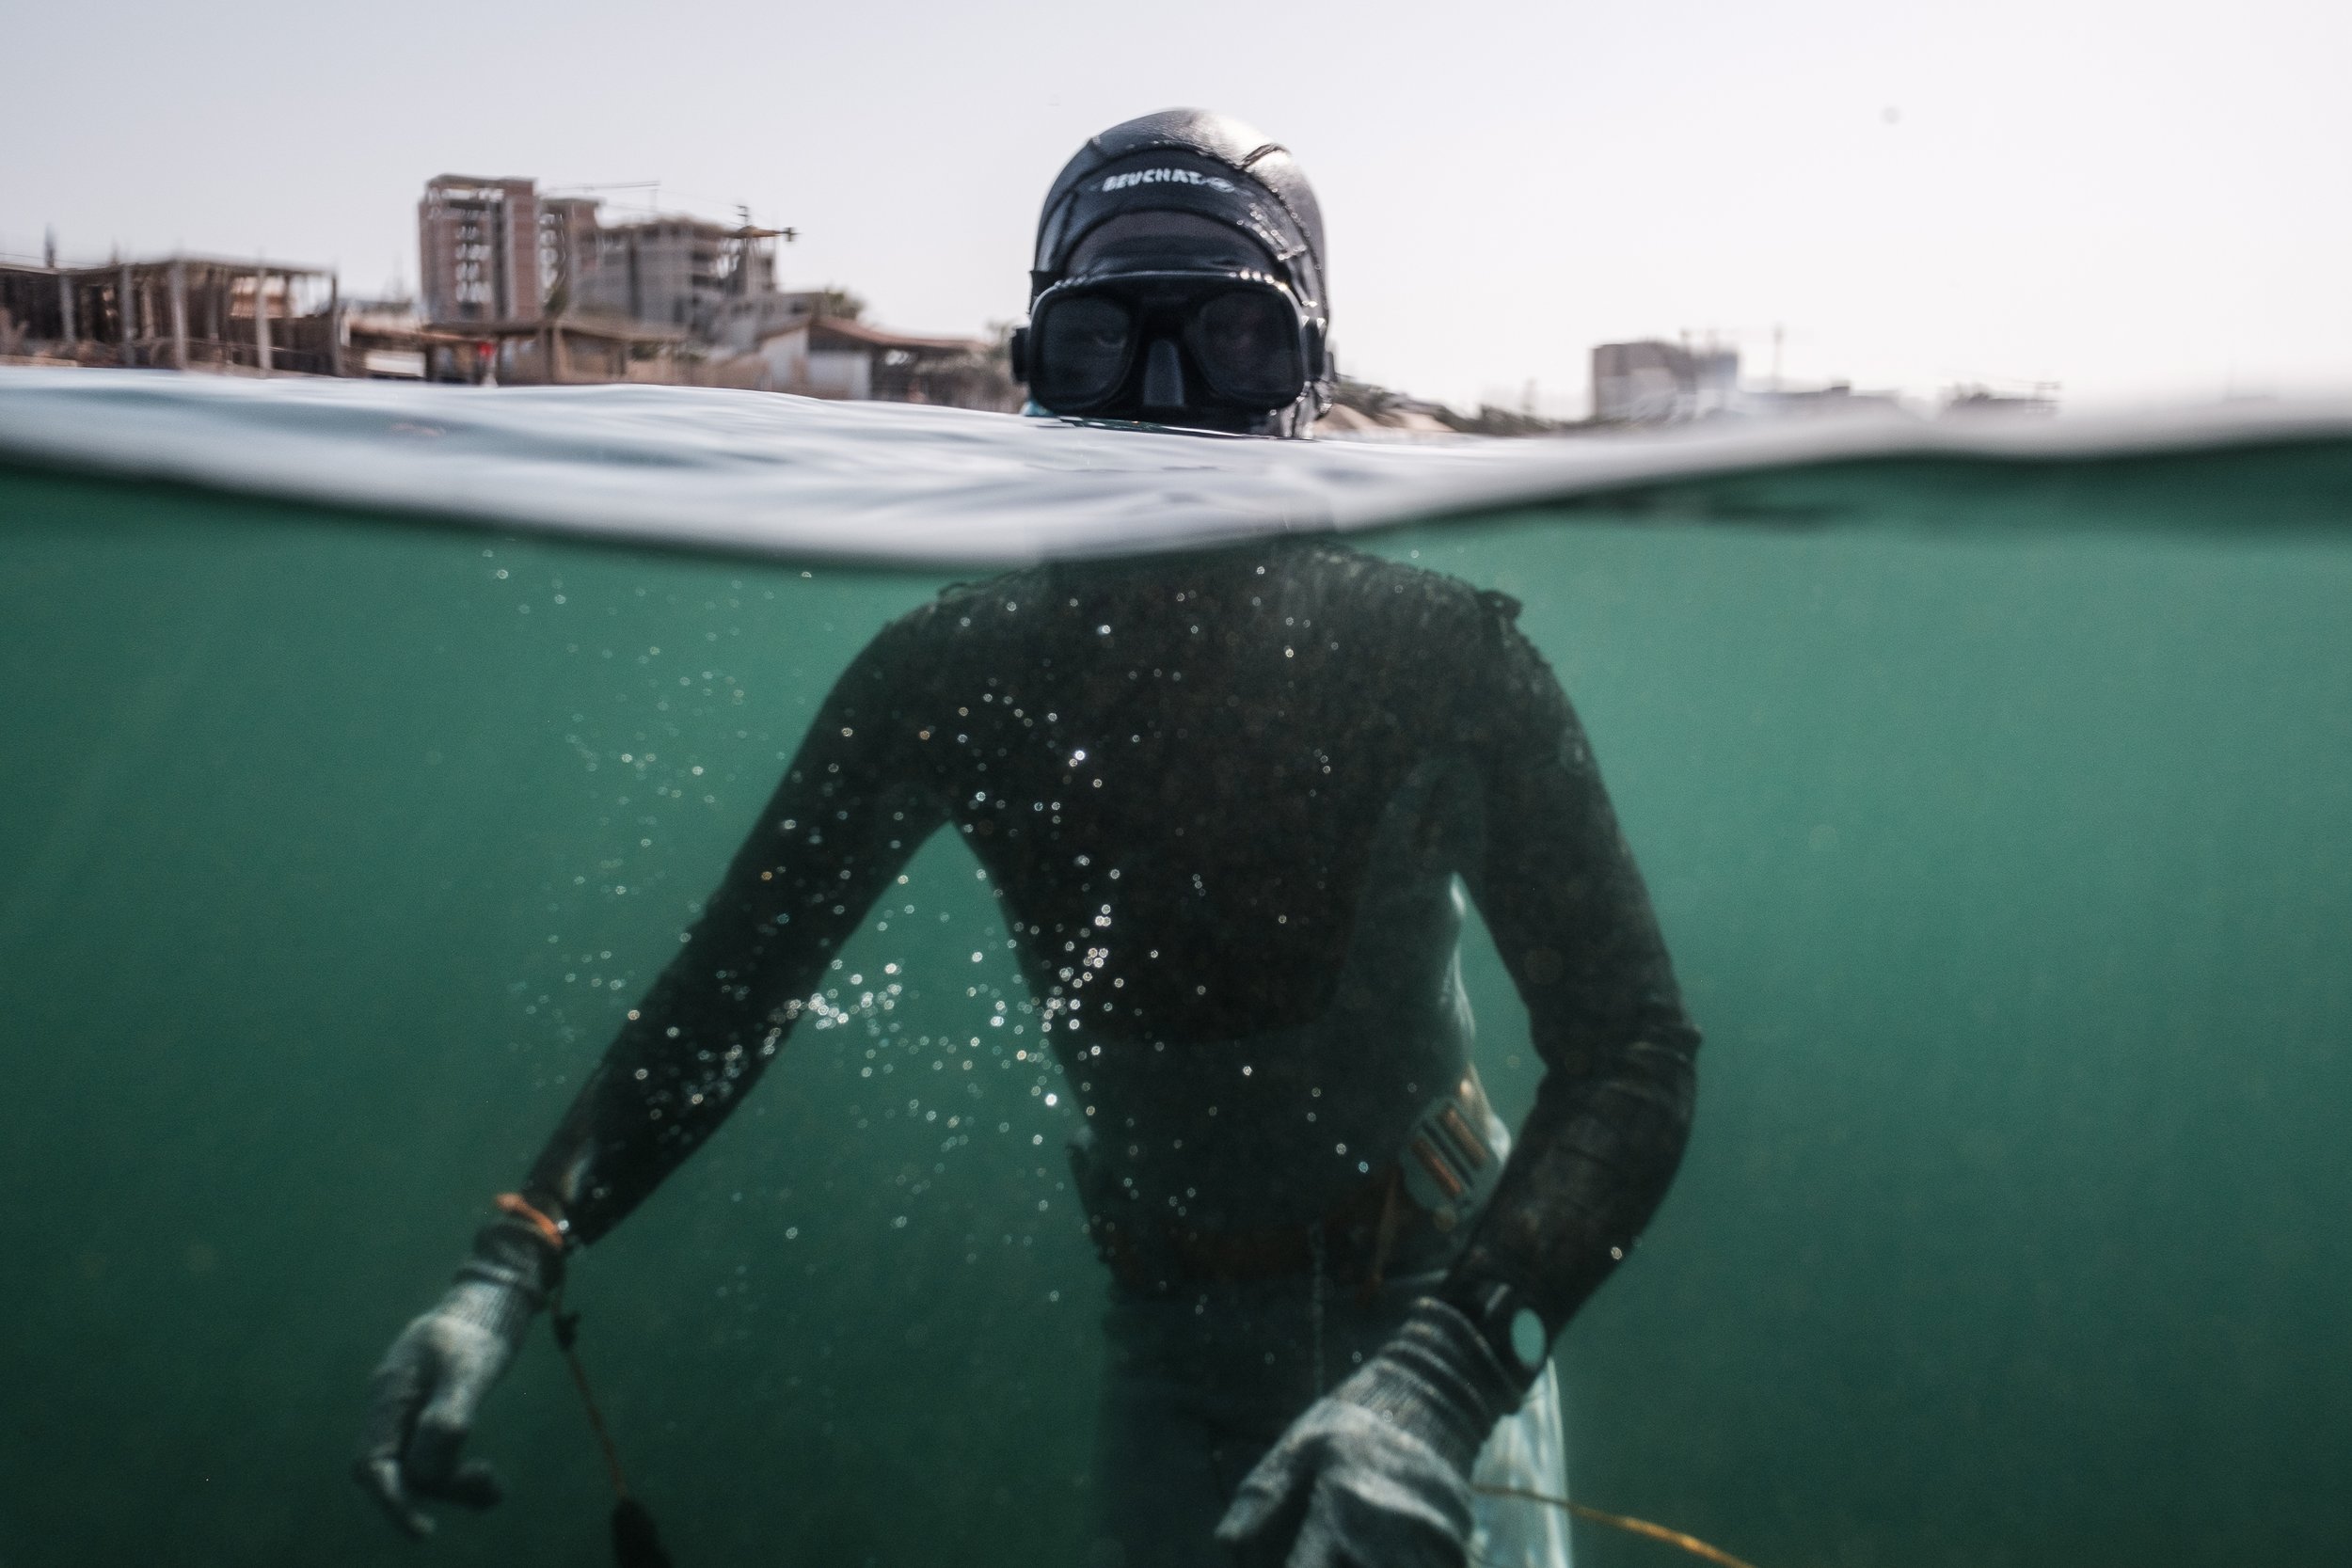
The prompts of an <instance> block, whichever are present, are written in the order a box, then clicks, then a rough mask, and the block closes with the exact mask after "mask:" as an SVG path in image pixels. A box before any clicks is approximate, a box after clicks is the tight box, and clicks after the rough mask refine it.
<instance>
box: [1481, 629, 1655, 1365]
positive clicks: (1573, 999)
mask: <svg viewBox="0 0 2352 1568" xmlns="http://www.w3.org/2000/svg"><path fill="white" fill-rule="evenodd" d="M1489 599H1490V608H1491V609H1492V610H1493V612H1494V623H1493V641H1492V643H1491V644H1490V646H1491V647H1492V649H1493V654H1494V657H1493V662H1492V665H1491V667H1490V670H1489V673H1488V675H1487V678H1486V681H1485V682H1484V683H1483V685H1484V689H1483V690H1481V691H1480V692H1478V693H1477V694H1476V697H1475V699H1474V700H1473V701H1472V702H1471V703H1470V705H1468V707H1467V710H1466V712H1467V715H1468V719H1469V722H1470V727H1471V728H1470V744H1471V749H1472V751H1473V752H1474V754H1476V755H1478V756H1479V757H1480V758H1481V772H1482V774H1483V779H1484V794H1485V800H1484V806H1485V812H1484V815H1485V818H1486V831H1485V835H1484V847H1483V851H1482V858H1481V862H1480V863H1479V864H1478V865H1477V866H1476V868H1475V871H1474V874H1473V875H1472V876H1470V878H1468V880H1469V882H1470V893H1471V895H1472V897H1474V898H1475V899H1476V900H1477V903H1478V907H1479V911H1480V913H1481V914H1482V915H1484V917H1485V918H1486V926H1487V928H1488V930H1489V931H1491V932H1492V933H1493V936H1494V940H1495V944H1496V946H1497V948H1498V949H1499V950H1500V952H1501V954H1502V961H1503V964H1504V965H1505V967H1506V968H1508V969H1509V971H1510V974H1511V978H1512V980H1513V982H1514V983H1515V984H1516V985H1517V986H1518V992H1519V995H1520V997H1521V998H1522V999H1523V1000H1524V1001H1525V1003H1526V1005H1527V1011H1528V1017H1529V1024H1530V1031H1531V1033H1532V1035H1533V1037H1534V1039H1533V1043H1534V1049H1535V1052H1536V1053H1537V1054H1538V1055H1539V1056H1540V1057H1541V1058H1542V1060H1543V1063H1544V1068H1545V1071H1544V1076H1543V1080H1542V1083H1541V1085H1539V1087H1538V1089H1537V1091H1536V1096H1535V1106H1534V1110H1533V1111H1531V1112H1530V1113H1529V1115H1528V1117H1527V1121H1526V1123H1525V1125H1524V1126H1523V1127H1522V1128H1521V1129H1520V1132H1519V1137H1518V1144H1517V1146H1516V1147H1515V1148H1513V1149H1512V1152H1511V1157H1510V1159H1509V1160H1508V1161H1507V1162H1506V1163H1505V1164H1504V1166H1503V1171H1502V1181H1501V1184H1500V1186H1499V1187H1498V1188H1497V1190H1496V1193H1495V1196H1494V1198H1493V1199H1492V1201H1491V1202H1490V1203H1489V1204H1488V1205H1487V1208H1486V1213H1485V1215H1484V1216H1483V1217H1482V1219H1481V1220H1480V1223H1479V1225H1478V1227H1477V1228H1476V1230H1475V1231H1474V1232H1473V1233H1472V1235H1471V1238H1470V1243H1469V1245H1468V1247H1467V1249H1466V1250H1465V1251H1464V1253H1463V1254H1462V1256H1461V1258H1460V1259H1459V1260H1458V1261H1457V1263H1456V1264H1455V1266H1454V1270H1453V1272H1452V1274H1451V1275H1449V1278H1448V1281H1447V1285H1446V1288H1445V1290H1444V1291H1443V1292H1442V1293H1443V1294H1444V1295H1445V1296H1446V1298H1447V1299H1449V1300H1452V1301H1454V1302H1455V1303H1456V1304H1457V1305H1462V1306H1464V1307H1466V1308H1467V1307H1470V1306H1471V1305H1472V1304H1473V1302H1474V1301H1481V1302H1486V1303H1488V1304H1491V1303H1492V1302H1493V1301H1495V1300H1497V1299H1500V1298H1498V1297H1497V1294H1496V1287H1497V1286H1506V1287H1508V1288H1509V1293H1510V1297H1511V1298H1512V1299H1514V1300H1515V1301H1517V1302H1518V1303H1519V1304H1522V1305H1525V1306H1528V1307H1533V1308H1534V1310H1535V1312H1536V1313H1537V1315H1538V1316H1540V1317H1541V1318H1542V1320H1543V1322H1544V1323H1545V1325H1546V1327H1547V1328H1548V1329H1549V1331H1550V1332H1551V1333H1554V1334H1556V1333H1558V1332H1559V1330H1560V1329H1561V1328H1562V1327H1563V1326H1564V1325H1565V1323H1567V1321H1568V1319H1569V1318H1570V1317H1571V1316H1572V1315H1574V1313H1575V1312H1576V1310H1577V1308H1578V1307H1581V1306H1582V1305H1583V1303H1584V1301H1585V1299H1586V1298H1587V1297H1589V1296H1590V1295H1591V1294H1592V1293H1593V1291H1595V1290H1596V1289H1597V1288H1598V1286H1599V1285H1600V1283H1601V1281H1602V1280H1604V1279H1606V1278H1607V1277H1608V1276H1609V1274H1610V1272H1611V1271H1612V1270H1613V1268H1614V1267H1615V1266H1616V1265H1617V1263H1618V1262H1620V1261H1622V1260H1623V1259H1624V1258H1625V1256H1626V1254H1627V1253H1629V1252H1630V1251H1631V1250H1632V1247H1633V1242H1634V1238H1635V1236H1636V1235H1637V1234H1638V1233H1639V1231H1640V1230H1641V1228H1642V1227H1643V1226H1644V1225H1645V1223H1647V1221H1648V1219H1649V1217H1650V1215H1651V1213H1652V1212H1654V1211H1655V1210H1656V1209H1657V1207H1658V1205H1659V1202H1660V1201H1661V1199H1662V1198H1663V1197H1664V1196H1665V1193H1666V1188H1667V1185H1668V1184H1669V1183H1670V1182H1671V1181H1672V1180H1674V1174H1675V1170H1676V1167H1677V1165H1678V1164H1679V1163H1680V1161H1681V1158H1682V1149H1683V1145H1684V1143H1685V1142H1686V1141H1687V1139H1688V1136H1689V1132H1690V1126H1691V1110H1692V1097H1693V1094H1694V1092H1695V1087H1696V1078H1695V1073H1694V1070H1693V1058H1694V1056H1695V1053H1696V1052H1697V1050H1698V1044H1699V1037H1698V1031H1697V1030H1696V1029H1694V1028H1693V1027H1692V1024H1691V1021H1690V1019H1689V1017H1688V1016H1687V1015H1686V1014H1685V1013H1684V1011H1683V1007H1682V1001H1681V997H1680V994H1679V992H1678V990H1677V987H1676V984H1675V977H1674V968H1673V964H1672V961H1671V960H1670V959H1669V958H1668V957H1667V953H1666V944H1665V942H1664V940H1663V938H1662V937H1661V935H1660V932H1659V928H1658V921H1657V917H1656V915H1655V914H1654V913H1653V912H1652V911H1651V909H1650V902H1649V895H1648V893H1647V891H1646V890H1645V888H1644V887H1643V885H1642V877H1641V873H1640V871H1639V870H1638V869H1637V868H1636V867H1635V865H1634V863H1633V854H1632V851H1631V850H1630V849H1629V847H1627V845H1626V842H1625V836H1624V834H1623V833H1622V832H1619V830H1618V827H1617V819H1616V814H1615V813H1614V812H1613V810H1612V809H1611V808H1610V804H1609V797H1608V794H1607V792H1606V791H1605V790H1604V789H1603V788H1602V786H1601V780H1600V772H1599V768H1598V767H1597V765H1596V763H1595V761H1594V758H1593V753H1592V748H1591V747H1590V746H1589V745H1588V744H1587V743H1586V741H1585V737H1584V731H1583V727H1582V726H1581V724H1580V723H1578V721H1577V718H1576V713H1575V710H1574V709H1573V708H1571V707H1570V706H1569V705H1568V700H1567V696H1566V694H1565V693H1564V692H1563V691H1562V690H1561V689H1560V683H1559V681H1558V680H1557V679H1556V678H1555V677H1554V676H1553V674H1552V673H1551V671H1550V669H1549V667H1548V666H1547V665H1546V664H1545V663H1544V660H1543V657H1542V656H1541V655H1539V654H1538V653H1537V652H1536V651H1535V649H1534V646H1533V645H1532V644H1530V643H1529V642H1528V641H1527V640H1526V639H1525V638H1524V637H1522V636H1521V635H1520V634H1519V632H1518V628H1517V627H1516V626H1512V625H1511V624H1510V616H1511V614H1512V613H1513V612H1515V611H1516V610H1517V607H1516V606H1515V605H1510V604H1509V603H1508V601H1504V600H1501V598H1500V596H1499V595H1490V596H1489ZM1475 1315H1476V1314H1475V1313H1473V1316H1475Z"/></svg>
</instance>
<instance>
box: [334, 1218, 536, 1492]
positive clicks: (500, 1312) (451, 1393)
mask: <svg viewBox="0 0 2352 1568" xmlns="http://www.w3.org/2000/svg"><path fill="white" fill-rule="evenodd" d="M562 1273H563V1259H562V1258H561V1257H560V1256H559V1255H558V1254H557V1253H556V1252H555V1251H554V1249H553V1248H551V1247H549V1246H548V1243H546V1242H544V1241H542V1240H541V1239H540V1237H539V1234H538V1232H537V1231H535V1230H534V1229H533V1228H532V1227H531V1226H530V1225H528V1224H525V1223H523V1222H522V1221H520V1220H516V1219H504V1220H500V1221H497V1222H495V1223H493V1224H490V1225H487V1226H485V1227H483V1228H482V1230H481V1231H480V1232H479V1233H478V1234H477V1235H476V1236H475V1237H474V1244H473V1254H472V1256H470V1257H469V1258H468V1259H466V1261H465V1263H464V1265H463V1266H462V1267H460V1268H459V1269H458V1271H457V1275H456V1282H455V1283H454V1284H453V1285H451V1287H450V1288H449V1293H448V1294H446V1295H444V1296H443V1297H441V1299H440V1301H439V1302H438V1303H437V1304H436V1305H435V1306H434V1307H433V1309H432V1310H431V1311H429V1312H426V1313H425V1314H424V1315H423V1316H422V1317H420V1318H418V1319H416V1320H415V1321H414V1322H412V1323H409V1325H408V1326H407V1327H406V1328H404V1329H402V1330H401V1331H400V1337H399V1338H396V1339H394V1340H393V1341H392V1348H391V1349H390V1350H389V1351H387V1352H385V1353H384V1359H383V1361H382V1362H381V1363H379V1364H378V1365H377V1367H376V1369H375V1375H374V1377H373V1379H372V1380H371V1381H370V1383H369V1385H368V1416H367V1424H366V1425H365V1427H363V1428H362V1429H361V1432H360V1434H359V1455H358V1458H357V1459H355V1460H353V1461H352V1463H351V1474H352V1479H353V1480H355V1481H358V1483H359V1489H360V1490H361V1491H363V1492H365V1493H367V1494H368V1496H370V1497H373V1498H374V1499H375V1500H376V1502H377V1503H379V1504H381V1505H382V1507H383V1509H384V1512H385V1513H388V1514H389V1515H390V1516H391V1520H392V1523H394V1524H396V1525H398V1526H399V1527H400V1528H402V1529H404V1530H405V1531H407V1532H408V1533H409V1534H410V1535H413V1536H417V1537H419V1538H422V1537H424V1536H427V1535H430V1534H432V1533H433V1520H432V1519H431V1518H430V1517H429V1516H427V1515H426V1513H424V1512H423V1509H422V1508H421V1503H422V1502H423V1501H424V1500H426V1499H428V1498H429V1499H434V1500H439V1501H447V1502H455V1503H463V1504H465V1505H466V1506H467V1507H469V1508H488V1507H489V1506H490V1505H491V1504H492V1503H495V1502H497V1501H498V1500H499V1497H500V1495H501V1494H500V1489H499V1483H498V1477H497V1476H496V1475H494V1474H493V1473H492V1472H491V1469H490V1466H489V1465H486V1464H485V1463H484V1462H483V1461H481V1460H479V1459H469V1460H463V1461H461V1460H460V1459H459V1457H458V1449H460V1448H461V1447H462V1446H463V1445H464V1443H465V1441H466V1434H467V1433H469V1432H470V1431H471V1430H472V1428H473V1421H474V1413H475V1412H476V1411H477V1410H479V1409H480V1408H481V1405H482V1400H483V1396H484V1395H485V1394H487V1393H488V1392H489V1391H490V1388H491V1386H492V1385H494V1384H496V1383H497V1382H498V1380H499V1378H500V1377H501V1375H502V1374H503V1373H504V1372H505V1370H506V1367H507V1363H509V1362H510V1361H512V1360H513V1359H514V1358H515V1351H516V1347H517V1346H519V1345H520V1344H521V1343H522V1339H523V1332H524V1330H526V1329H527V1328H529V1327H530V1326H531V1319H532V1314H533V1313H535V1312H537V1311H538V1310H539V1308H540V1307H543V1306H545V1305H546V1304H547V1299H548V1291H550V1290H552V1289H553V1288H554V1287H555V1286H556V1285H557V1284H558V1283H559V1282H560V1281H561V1278H562Z"/></svg>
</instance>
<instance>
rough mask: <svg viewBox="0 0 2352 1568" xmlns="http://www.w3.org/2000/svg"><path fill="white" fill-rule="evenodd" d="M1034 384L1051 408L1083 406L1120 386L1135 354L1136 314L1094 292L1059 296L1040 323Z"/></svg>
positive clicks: (1097, 400) (1036, 346)
mask: <svg viewBox="0 0 2352 1568" xmlns="http://www.w3.org/2000/svg"><path fill="white" fill-rule="evenodd" d="M1036 337H1037V341H1036V344H1035V346H1034V347H1033V348H1032V349H1031V351H1030V352H1031V353H1032V354H1033V355H1034V356H1036V359H1037V373H1036V376H1035V379H1034V380H1033V381H1032V383H1031V386H1032V388H1033V390H1034V391H1035V392H1036V394H1037V401H1038V402H1039V403H1041V404H1044V405H1045V406H1046V407H1048V408H1084V407H1086V406H1087V405H1089V404H1096V403H1100V402H1102V401H1103V400H1104V398H1106V397H1109V396H1110V395H1111V394H1112V393H1113V392H1115V391H1117V390H1119V384H1120V382H1121V381H1123V380H1125V379H1126V376H1127V364H1128V361H1129V360H1130V359H1132V358H1133V357H1134V356H1135V346H1136V326H1135V318H1134V316H1132V315H1131V314H1130V313H1129V312H1128V310H1127V308H1126V307H1125V306H1123V305H1119V304H1116V303H1114V302H1113V301H1111V300H1107V299H1103V298H1100V297H1098V296H1095V295H1092V294H1079V295H1076V296H1074V297H1073V298H1069V299H1059V300H1056V301H1055V302H1054V303H1053V306H1052V308H1051V309H1047V310H1046V311H1044V312H1043V319H1041V321H1039V322H1038V324H1037V326H1036Z"/></svg>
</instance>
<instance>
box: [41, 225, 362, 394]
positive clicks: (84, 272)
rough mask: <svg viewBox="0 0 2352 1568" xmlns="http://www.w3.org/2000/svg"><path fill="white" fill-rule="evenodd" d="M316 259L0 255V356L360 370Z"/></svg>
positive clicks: (330, 281) (331, 278) (330, 283)
mask: <svg viewBox="0 0 2352 1568" xmlns="http://www.w3.org/2000/svg"><path fill="white" fill-rule="evenodd" d="M347 341H348V340H347V336H346V331H345V311H344V309H343V302H342V299H341V297H340V293H339V291H338V289H337V286H336V281H335V275H334V274H333V273H331V272H328V271H326V269H325V268H323V267H298V266H290V265H288V264H286V263H284V262H281V261H238V260H234V259H232V258H227V257H218V256H189V255H180V256H165V257H160V258H157V259H155V260H152V261H107V262H104V263H102V264H100V265H97V266H85V267H65V266H57V265H55V264H54V263H47V262H44V263H40V264H35V263H31V262H13V261H11V262H0V358H7V359H12V360H16V361H18V362H25V361H30V362H33V363H47V364H66V365H127V366H147V367H154V368H159V369H171V370H216V371H244V372H259V373H260V374H262V375H267V374H269V373H271V372H277V371H292V372H302V373H306V374H310V375H342V374H346V373H359V367H358V366H356V365H347V364H346V363H345V354H344V350H345V348H346V347H347Z"/></svg>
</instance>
